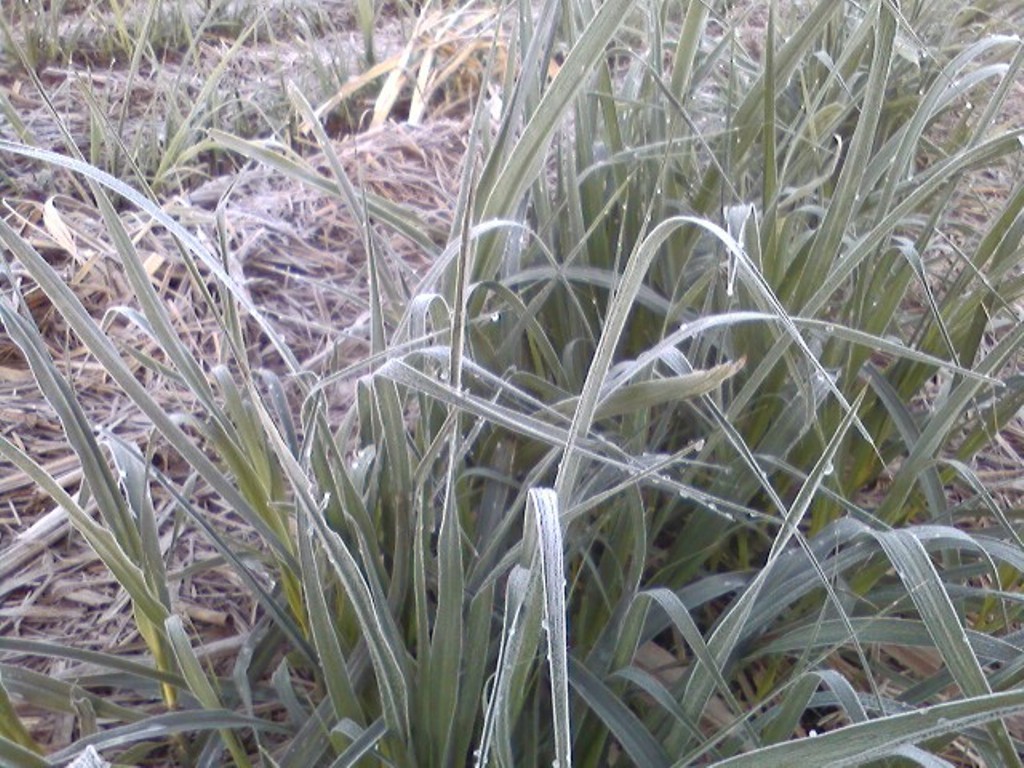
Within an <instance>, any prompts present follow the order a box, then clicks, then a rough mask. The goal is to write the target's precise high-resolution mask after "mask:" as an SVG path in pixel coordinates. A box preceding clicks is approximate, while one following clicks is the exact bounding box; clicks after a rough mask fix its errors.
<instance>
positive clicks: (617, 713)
mask: <svg viewBox="0 0 1024 768" xmlns="http://www.w3.org/2000/svg"><path fill="white" fill-rule="evenodd" d="M569 683H570V684H571V685H572V687H573V690H574V691H576V693H577V694H579V696H580V698H582V699H583V701H585V702H586V703H587V706H588V707H590V709H591V710H593V711H594V713H595V714H596V715H597V716H598V717H599V718H601V721H602V722H604V724H605V725H607V726H608V730H609V731H611V733H612V734H613V735H614V736H615V739H616V740H617V741H618V742H619V743H620V744H621V745H622V749H623V750H624V751H625V753H626V754H627V755H629V757H630V759H631V760H632V761H633V763H634V765H642V766H650V768H661V767H663V766H665V767H667V766H669V765H671V760H670V758H669V756H668V754H667V753H666V751H665V749H664V748H663V747H662V745H661V744H659V743H658V741H657V739H655V738H654V736H652V735H651V733H650V731H648V730H647V728H646V726H645V725H644V724H643V722H642V721H641V720H640V718H638V717H637V716H636V715H635V714H633V712H632V711H630V709H629V707H627V706H626V705H625V704H624V703H623V701H622V699H620V698H619V697H618V696H616V695H615V694H614V693H613V692H612V691H611V690H610V689H609V688H608V687H607V686H606V685H605V684H604V683H602V682H601V680H600V679H599V678H598V677H597V676H596V675H595V674H594V673H593V672H591V671H590V670H589V669H587V668H586V666H584V664H583V663H582V662H580V661H578V660H576V659H575V658H573V657H569Z"/></svg>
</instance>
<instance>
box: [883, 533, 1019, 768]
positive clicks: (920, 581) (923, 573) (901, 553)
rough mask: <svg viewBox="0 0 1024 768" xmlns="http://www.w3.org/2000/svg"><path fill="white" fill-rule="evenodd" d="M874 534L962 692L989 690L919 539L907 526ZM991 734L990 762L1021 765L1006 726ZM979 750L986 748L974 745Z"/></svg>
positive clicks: (978, 693)
mask: <svg viewBox="0 0 1024 768" xmlns="http://www.w3.org/2000/svg"><path fill="white" fill-rule="evenodd" d="M873 535H874V537H875V538H876V539H877V540H878V543H879V544H880V545H881V546H882V548H883V549H884V550H885V553H886V555H887V556H888V558H889V561H890V562H891V563H892V564H893V567H894V568H895V569H896V573H897V575H898V576H899V577H900V580H901V581H902V582H903V584H904V585H905V586H906V588H907V592H908V593H909V595H910V597H911V599H912V600H913V601H914V605H915V606H916V607H917V610H918V613H920V615H921V620H922V621H923V622H924V624H925V626H926V627H927V629H928V632H929V633H930V634H931V636H932V639H933V640H934V642H935V647H936V649H937V650H938V651H939V653H940V654H941V655H942V659H943V661H944V662H945V664H946V667H947V668H948V669H949V671H950V673H951V674H952V675H953V679H954V680H956V682H957V685H959V686H960V690H961V691H963V693H964V694H965V696H985V695H987V694H990V693H991V692H992V689H991V687H990V686H989V683H988V679H987V678H986V677H985V673H984V671H983V670H982V668H981V663H980V662H979V661H978V657H977V656H976V655H975V653H974V650H973V649H972V648H971V644H970V641H969V640H968V639H967V633H966V632H965V630H964V627H963V624H962V623H961V620H960V618H959V616H957V613H956V609H955V608H954V607H953V603H952V601H951V600H950V598H949V594H948V593H947V592H946V590H945V588H944V587H943V585H942V579H941V577H940V576H939V573H938V571H937V570H936V569H935V566H934V564H933V563H932V561H931V559H930V558H929V557H928V553H927V552H926V551H925V549H924V547H923V546H922V544H921V541H920V540H919V539H918V538H917V537H916V536H915V535H914V533H913V531H911V530H894V531H878V532H875V533H874V534H873ZM992 729H993V730H992V735H993V737H994V739H995V741H996V745H997V747H998V750H999V751H998V753H989V754H988V757H987V761H988V762H989V764H991V765H996V764H1000V765H1006V766H1013V765H1018V766H1019V765H1020V764H1021V763H1020V759H1019V757H1018V756H1017V752H1016V750H1015V749H1014V747H1013V745H1012V743H1011V741H1010V736H1009V734H1008V733H1007V731H1006V726H1005V725H1003V724H1002V723H993V725H992ZM977 747H978V749H979V750H981V751H982V753H983V754H985V753H988V752H989V750H988V749H987V748H986V747H985V745H983V744H981V743H979V744H978V745H977Z"/></svg>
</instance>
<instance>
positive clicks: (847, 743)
mask: <svg viewBox="0 0 1024 768" xmlns="http://www.w3.org/2000/svg"><path fill="white" fill-rule="evenodd" d="M1022 709H1024V691H1008V692H1005V693H993V694H989V695H987V696H977V697H974V698H969V699H964V700H961V701H955V702H951V703H948V704H938V705H936V706H934V707H928V708H925V709H919V710H916V711H914V712H907V713H904V714H899V715H891V716H889V717H882V718H876V719H874V720H869V721H867V722H865V723H857V724H855V725H849V726H846V727H845V728H839V729H837V730H835V731H830V732H828V733H823V734H819V735H817V736H815V737H814V738H807V739H799V740H795V741H786V742H783V743H781V744H776V745H773V746H771V747H766V748H764V749H758V750H755V751H753V752H749V753H747V754H745V755H740V756H739V757H734V758H730V759H728V760H723V761H721V762H719V763H715V766H716V768H792V766H794V765H827V766H829V768H853V766H858V765H864V764H865V763H867V762H871V761H873V760H882V759H884V758H886V757H889V756H892V755H894V754H895V753H896V750H897V749H898V748H899V747H902V746H905V745H912V744H915V743H918V742H922V741H926V740H927V739H930V738H933V737H949V736H954V735H957V734H960V733H963V732H964V731H965V730H966V729H968V728H971V727H973V726H977V725H984V724H986V723H990V722H993V721H996V720H999V719H1000V718H1004V717H1008V716H1010V715H1013V714H1016V713H1018V712H1020V711H1021V710H1022ZM1011 764H1012V763H1011ZM677 765H678V766H679V768H683V764H682V763H677Z"/></svg>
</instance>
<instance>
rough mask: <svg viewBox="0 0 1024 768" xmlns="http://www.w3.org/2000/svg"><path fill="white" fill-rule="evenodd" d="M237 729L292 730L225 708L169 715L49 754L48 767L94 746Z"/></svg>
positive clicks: (125, 745) (106, 731)
mask: <svg viewBox="0 0 1024 768" xmlns="http://www.w3.org/2000/svg"><path fill="white" fill-rule="evenodd" d="M233 728H253V729H257V730H260V731H264V732H268V733H272V734H287V733H288V732H289V729H288V727H287V726H284V725H282V724H281V723H275V722H272V721H270V720H261V719H259V718H255V717H248V716H247V715H239V714H237V713H235V712H228V711H227V710H223V709H220V710H199V711H188V712H169V713H167V714H163V715H154V716H153V717H148V718H146V719H145V720H140V721H139V722H137V723H132V724H131V725H123V726H119V727H117V728H111V729H109V730H105V731H100V732H99V733H96V734H93V735H92V736H89V737H87V738H84V739H79V740H78V741H76V742H75V743H74V744H72V745H71V746H69V747H66V748H65V749H62V750H60V751H59V752H55V753H53V754H51V755H49V756H48V757H49V761H50V762H49V763H47V764H48V765H54V764H58V765H62V764H64V763H65V762H66V761H70V760H73V759H74V758H75V757H77V756H78V754H79V753H80V752H81V751H82V750H83V749H85V748H86V747H87V746H93V747H95V748H96V749H97V750H98V751H102V750H105V749H116V748H118V747H127V746H131V745H132V744H137V743H139V742H146V741H152V740H160V741H163V740H168V739H170V738H172V737H173V736H175V735H178V734H199V733H203V732H205V731H223V730H226V729H233Z"/></svg>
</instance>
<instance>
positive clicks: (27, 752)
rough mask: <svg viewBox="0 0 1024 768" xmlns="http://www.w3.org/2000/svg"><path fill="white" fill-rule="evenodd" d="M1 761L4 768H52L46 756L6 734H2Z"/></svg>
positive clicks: (0, 742)
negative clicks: (6, 736) (7, 736)
mask: <svg viewBox="0 0 1024 768" xmlns="http://www.w3.org/2000/svg"><path fill="white" fill-rule="evenodd" d="M0 762H2V764H3V766H4V768H50V763H49V762H48V761H47V760H46V759H45V758H43V757H40V756H39V755H38V754H37V753H35V752H33V751H32V750H31V749H27V748H25V747H23V746H22V745H21V744H19V743H18V742H17V741H12V740H10V739H7V738H5V737H4V736H0Z"/></svg>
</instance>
